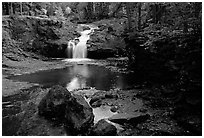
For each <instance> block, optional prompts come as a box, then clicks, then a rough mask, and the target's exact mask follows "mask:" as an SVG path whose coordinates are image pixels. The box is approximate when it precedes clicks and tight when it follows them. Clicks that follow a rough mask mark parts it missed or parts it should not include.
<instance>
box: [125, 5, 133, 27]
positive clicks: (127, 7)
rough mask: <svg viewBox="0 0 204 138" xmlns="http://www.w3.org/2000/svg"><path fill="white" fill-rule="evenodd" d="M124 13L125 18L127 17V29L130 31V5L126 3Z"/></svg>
mask: <svg viewBox="0 0 204 138" xmlns="http://www.w3.org/2000/svg"><path fill="white" fill-rule="evenodd" d="M126 11H127V17H128V29H129V31H130V30H131V28H132V26H131V15H130V5H129V3H128V2H126Z"/></svg>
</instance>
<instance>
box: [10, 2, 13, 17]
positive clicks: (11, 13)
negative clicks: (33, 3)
mask: <svg viewBox="0 0 204 138" xmlns="http://www.w3.org/2000/svg"><path fill="white" fill-rule="evenodd" d="M10 15H13V4H12V2H11V11H10Z"/></svg>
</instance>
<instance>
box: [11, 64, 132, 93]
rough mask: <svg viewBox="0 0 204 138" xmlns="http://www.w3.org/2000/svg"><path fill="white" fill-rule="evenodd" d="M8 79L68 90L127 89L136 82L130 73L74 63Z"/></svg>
mask: <svg viewBox="0 0 204 138" xmlns="http://www.w3.org/2000/svg"><path fill="white" fill-rule="evenodd" d="M7 78H8V79H12V80H14V81H21V82H30V83H37V84H41V85H43V86H45V87H50V86H52V85H57V84H59V85H62V86H64V87H67V89H68V90H70V91H71V90H73V89H80V88H87V87H93V88H95V89H97V90H110V89H114V88H119V89H126V88H129V87H131V86H133V85H134V84H135V83H136V79H135V78H134V77H132V76H131V75H130V74H129V75H128V74H120V73H115V72H112V71H110V70H108V69H106V68H105V67H101V66H96V65H87V64H84V65H77V64H76V65H73V66H68V67H66V68H63V69H55V70H45V71H39V72H35V73H31V74H23V75H14V76H8V77H7Z"/></svg>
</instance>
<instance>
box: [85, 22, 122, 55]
mask: <svg viewBox="0 0 204 138" xmlns="http://www.w3.org/2000/svg"><path fill="white" fill-rule="evenodd" d="M94 24H95V25H96V26H98V28H99V29H97V30H95V31H94V33H93V34H92V35H91V36H90V40H89V41H88V42H87V44H88V47H87V50H88V58H93V59H103V58H109V57H118V56H124V49H125V42H124V40H123V38H122V32H123V31H124V20H123V19H121V20H115V19H110V20H101V21H98V22H94Z"/></svg>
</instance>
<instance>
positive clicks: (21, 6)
mask: <svg viewBox="0 0 204 138" xmlns="http://www.w3.org/2000/svg"><path fill="white" fill-rule="evenodd" d="M20 9H21V15H22V12H23V5H22V2H20Z"/></svg>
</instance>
